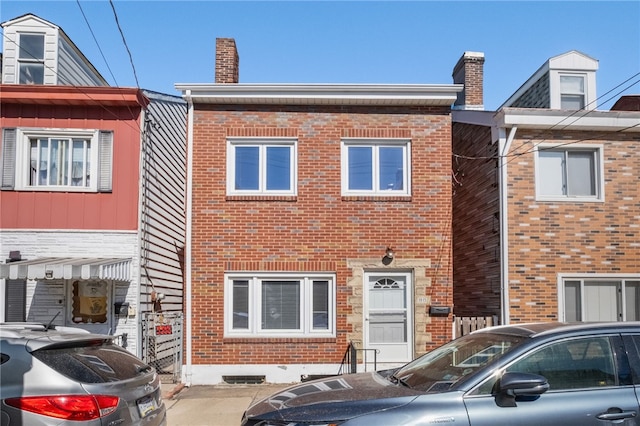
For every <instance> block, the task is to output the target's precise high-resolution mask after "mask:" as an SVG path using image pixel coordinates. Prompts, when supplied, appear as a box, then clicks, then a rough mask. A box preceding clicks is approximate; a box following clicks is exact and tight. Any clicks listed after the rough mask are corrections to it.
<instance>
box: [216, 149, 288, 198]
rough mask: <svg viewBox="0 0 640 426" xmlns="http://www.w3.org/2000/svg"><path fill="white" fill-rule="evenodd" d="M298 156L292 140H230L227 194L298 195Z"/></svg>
mask: <svg viewBox="0 0 640 426" xmlns="http://www.w3.org/2000/svg"><path fill="white" fill-rule="evenodd" d="M296 157H297V153H296V141H295V140H292V139H230V140H229V141H228V143H227V159H228V160H227V161H228V163H227V193H228V194H236V195H240V194H249V195H295V194H296V186H297V185H296V175H297V170H296V167H297V166H296V164H297V162H296Z"/></svg>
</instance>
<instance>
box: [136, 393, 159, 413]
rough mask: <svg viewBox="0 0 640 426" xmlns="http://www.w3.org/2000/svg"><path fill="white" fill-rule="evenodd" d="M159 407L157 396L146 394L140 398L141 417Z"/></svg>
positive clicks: (139, 410)
mask: <svg viewBox="0 0 640 426" xmlns="http://www.w3.org/2000/svg"><path fill="white" fill-rule="evenodd" d="M157 408H158V404H157V403H156V400H155V398H153V397H152V396H145V397H144V398H140V399H139V400H138V412H139V413H140V417H142V418H144V417H146V416H148V415H149V414H150V413H152V412H153V411H154V410H156V409H157Z"/></svg>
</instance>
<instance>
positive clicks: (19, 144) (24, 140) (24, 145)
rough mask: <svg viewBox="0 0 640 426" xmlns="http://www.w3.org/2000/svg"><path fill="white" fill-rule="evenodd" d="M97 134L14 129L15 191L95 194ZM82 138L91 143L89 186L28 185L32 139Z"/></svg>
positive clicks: (89, 131)
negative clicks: (30, 141)
mask: <svg viewBox="0 0 640 426" xmlns="http://www.w3.org/2000/svg"><path fill="white" fill-rule="evenodd" d="M99 134H100V132H99V131H98V130H89V129H25V128H17V129H16V181H15V190H17V191H25V190H29V191H46V192H56V191H60V192H97V191H98V180H99V164H98V160H99V157H98V154H99V152H98V151H99ZM44 137H46V138H52V137H53V138H82V139H89V140H90V141H91V160H90V161H91V184H90V186H71V185H34V186H31V185H29V164H30V160H31V157H30V155H31V153H30V144H29V140H30V139H32V138H44Z"/></svg>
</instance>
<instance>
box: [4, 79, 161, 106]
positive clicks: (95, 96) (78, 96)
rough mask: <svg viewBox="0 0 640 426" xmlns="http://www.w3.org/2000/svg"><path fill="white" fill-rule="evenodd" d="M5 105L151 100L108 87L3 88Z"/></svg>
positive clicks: (139, 93)
mask: <svg viewBox="0 0 640 426" xmlns="http://www.w3.org/2000/svg"><path fill="white" fill-rule="evenodd" d="M0 102H1V103H2V104H31V105H86V106H90V105H96V106H139V107H142V108H145V107H146V106H147V105H148V104H149V99H148V98H147V97H146V96H145V95H144V93H143V92H142V90H140V89H137V88H122V87H105V86H81V87H80V86H54V85H32V84H28V85H25V84H2V85H0Z"/></svg>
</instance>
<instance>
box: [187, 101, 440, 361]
mask: <svg viewBox="0 0 640 426" xmlns="http://www.w3.org/2000/svg"><path fill="white" fill-rule="evenodd" d="M236 136H249V137H251V136H253V137H276V136H277V137H291V138H295V139H296V140H297V144H298V148H297V149H298V175H297V182H298V190H297V195H296V196H279V197H255V196H253V197H244V196H228V195H227V194H226V179H227V176H226V173H227V170H226V166H225V164H226V155H227V154H226V149H227V148H226V147H227V138H228V137H236ZM346 137H352V138H353V137H358V138H406V139H410V141H411V163H412V172H411V179H412V182H411V188H412V189H411V196H406V197H401V198H396V197H393V198H391V197H389V198H381V197H344V196H342V195H341V139H342V138H346ZM450 142H451V120H450V110H449V107H373V106H370V107H357V106H324V107H323V106H286V107H285V106H283V107H275V106H272V107H270V106H242V107H241V108H239V107H237V106H211V105H209V106H207V105H198V106H197V108H196V110H195V112H194V130H193V192H192V210H193V219H192V220H193V231H192V236H193V237H192V238H193V240H192V246H191V261H192V280H191V285H192V301H193V311H192V321H193V326H192V332H193V338H192V345H193V350H192V356H193V364H194V365H198V364H202V365H215V364H309V363H331V364H339V363H340V361H341V359H342V356H343V355H344V352H345V349H346V348H347V345H348V343H349V341H350V340H351V339H353V338H354V335H356V338H357V332H358V330H356V329H355V328H354V323H353V321H351V320H350V316H354V315H356V316H357V315H361V312H360V313H358V312H355V311H354V307H353V305H352V303H351V302H350V300H351V299H350V298H351V297H353V290H352V287H349V286H348V285H347V282H348V281H349V279H350V278H351V277H352V275H353V271H352V270H351V269H350V268H349V267H348V262H349V261H352V260H364V261H370V262H374V263H375V262H379V259H380V258H382V256H384V253H385V249H386V248H387V247H389V246H390V247H393V249H394V251H395V253H396V257H395V259H394V262H393V263H392V264H391V265H389V266H388V268H390V269H394V268H400V269H401V270H406V267H402V266H399V265H403V263H402V262H403V259H426V260H428V263H429V265H430V267H428V268H426V270H425V275H426V278H427V279H428V282H429V285H428V286H427V287H426V290H421V291H423V293H422V294H414V295H413V299H414V300H419V299H420V300H428V301H429V304H432V305H445V306H451V303H452V295H451V290H452V287H451V282H452V269H451V246H450V243H451V220H450V215H451V162H450V158H451V157H450V150H451V145H450ZM376 264H377V263H376ZM379 267H380V268H385V266H383V265H382V264H381V263H379ZM233 271H263V272H264V271H280V272H282V271H312V272H330V273H333V274H335V275H336V278H337V291H336V293H337V300H336V306H337V309H336V311H337V312H336V313H337V318H336V321H337V323H336V324H337V333H336V338H329V339H327V338H321V339H316V338H268V339H260V338H236V337H234V338H225V337H224V336H223V324H224V287H223V283H224V274H225V273H226V272H233ZM425 298H426V299H425ZM429 304H417V303H416V306H415V307H414V314H415V316H416V320H415V321H414V330H412V331H413V333H414V334H415V335H416V339H415V341H416V347H415V348H414V352H415V354H420V353H423V352H425V351H426V350H429V349H431V348H433V347H434V346H435V345H437V344H441V343H444V342H445V341H448V340H450V338H451V323H450V317H446V316H445V317H430V316H428V314H427V312H428V309H429ZM360 309H361V308H360ZM360 338H361V337H360Z"/></svg>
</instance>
